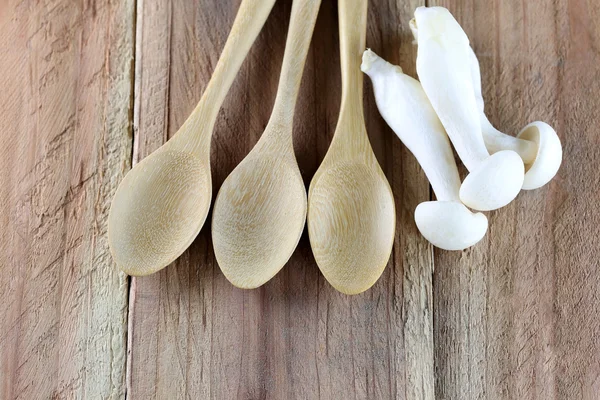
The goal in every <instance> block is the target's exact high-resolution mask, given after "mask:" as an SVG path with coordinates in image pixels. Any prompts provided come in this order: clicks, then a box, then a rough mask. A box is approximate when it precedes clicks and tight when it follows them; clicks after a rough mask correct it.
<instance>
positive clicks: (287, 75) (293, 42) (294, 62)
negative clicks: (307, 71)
mask: <svg viewBox="0 0 600 400" xmlns="http://www.w3.org/2000/svg"><path fill="white" fill-rule="evenodd" d="M320 5H321V0H294V3H293V4H292V14H291V17H290V26H289V28H288V35H287V40H286V43H285V53H284V55H283V63H282V65H281V75H280V76H279V86H278V87H277V97H276V98H275V105H274V106H273V113H272V114H271V118H270V120H269V125H270V126H271V127H272V128H274V129H267V132H268V134H267V135H263V137H265V140H269V139H271V138H272V139H281V140H279V142H280V143H284V144H285V145H287V146H288V147H289V148H292V128H293V122H294V109H295V107H296V100H297V98H298V91H299V89H300V82H301V81H302V72H303V70H304V63H305V61H306V56H307V54H308V49H309V47H310V41H311V38H312V34H313V30H314V27H315V23H316V21H317V14H318V13H319V7H320Z"/></svg>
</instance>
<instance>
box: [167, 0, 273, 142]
mask: <svg viewBox="0 0 600 400" xmlns="http://www.w3.org/2000/svg"><path fill="white" fill-rule="evenodd" d="M274 4H275V0H242V3H241V4H240V7H239V9H238V12H237V15H236V16H235V20H234V21H233V26H232V27H231V31H230V33H229V36H228V38H227V42H226V43H225V46H224V47H223V51H222V52H221V57H220V58H219V61H218V62H217V65H216V67H215V70H214V72H213V75H212V77H211V79H210V81H209V82H208V85H207V86H206V89H205V90H204V94H203V95H202V98H201V99H200V102H199V103H198V105H197V106H196V108H195V109H194V111H192V113H191V114H190V116H189V117H188V119H187V120H186V121H185V123H184V124H183V126H182V127H181V129H180V132H181V133H182V134H181V135H179V134H178V135H176V136H175V137H173V139H174V140H177V136H180V138H181V140H182V141H183V140H185V141H188V143H186V145H185V147H186V148H187V150H188V151H190V152H192V153H196V154H205V153H210V139H211V136H212V131H213V127H214V123H215V120H216V118H217V114H218V112H219V109H220V108H221V105H222V104H223V101H224V100H225V96H227V93H228V92H229V88H230V87H231V84H232V83H233V80H234V79H235V77H236V75H237V73H238V71H239V70H240V67H241V66H242V63H243V62H244V59H245V58H246V55H247V54H248V51H250V47H252V44H253V43H254V40H255V39H256V37H257V36H258V34H259V33H260V30H261V29H262V27H263V25H264V23H265V21H266V20H267V17H268V16H269V13H270V12H271V9H272V8H273V5H274ZM207 124H211V125H210V126H207Z"/></svg>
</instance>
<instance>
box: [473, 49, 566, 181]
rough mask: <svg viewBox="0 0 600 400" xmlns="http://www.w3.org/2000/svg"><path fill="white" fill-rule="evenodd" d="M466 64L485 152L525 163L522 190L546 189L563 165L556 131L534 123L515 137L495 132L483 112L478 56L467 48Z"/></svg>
mask: <svg viewBox="0 0 600 400" xmlns="http://www.w3.org/2000/svg"><path fill="white" fill-rule="evenodd" d="M469 62H470V64H471V65H470V69H471V78H472V80H473V90H474V93H475V100H476V101H477V108H478V110H479V120H480V121H481V130H482V134H483V140H484V141H485V145H486V147H487V149H488V151H489V152H490V153H492V154H495V153H497V152H500V151H503V150H512V151H514V152H516V153H517V154H518V155H519V156H520V157H521V159H522V160H523V163H525V178H524V180H523V187H522V189H524V190H531V189H537V188H539V187H541V186H543V185H545V184H546V183H548V182H549V181H550V180H551V179H552V178H553V177H554V175H556V173H557V172H558V169H559V168H560V164H561V162H562V145H561V143H560V139H559V138H558V135H557V134H556V131H555V130H554V129H552V127H551V126H550V125H548V124H546V123H545V122H541V121H535V122H532V123H530V124H529V125H527V126H525V127H524V128H523V129H521V132H519V134H518V135H517V137H514V136H510V135H507V134H505V133H502V132H500V131H499V130H497V129H496V128H494V126H493V125H492V124H491V123H490V121H489V120H488V118H487V117H486V115H485V112H484V108H485V104H484V101H483V95H482V91H481V70H480V68H479V61H478V60H477V56H476V55H475V52H474V51H473V49H472V48H471V47H470V46H469Z"/></svg>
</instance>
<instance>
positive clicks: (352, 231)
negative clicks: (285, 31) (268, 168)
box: [308, 0, 396, 294]
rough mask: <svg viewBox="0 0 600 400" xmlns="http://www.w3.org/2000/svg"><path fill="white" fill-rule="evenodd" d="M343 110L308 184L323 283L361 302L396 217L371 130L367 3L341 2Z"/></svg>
mask: <svg viewBox="0 0 600 400" xmlns="http://www.w3.org/2000/svg"><path fill="white" fill-rule="evenodd" d="M338 7H339V23H340V28H339V29H340V58H341V64H342V104H341V106H340V115H339V119H338V123H337V128H336V131H335V134H334V137H333V140H332V142H331V146H330V147H329V151H328V152H327V154H326V155H325V159H324V160H323V163H322V164H321V166H320V167H319V169H318V170H317V172H316V174H315V176H314V177H313V179H312V182H311V184H310V189H309V193H308V235H309V238H310V243H311V246H312V250H313V254H314V256H315V259H316V261H317V264H318V265H319V268H320V269H321V272H322V273H323V275H324V276H325V278H326V279H327V280H328V281H329V283H331V285H332V286H333V287H334V288H336V289H337V290H339V291H340V292H342V293H346V294H357V293H360V292H363V291H365V290H367V289H368V288H370V287H371V286H372V285H373V284H374V283H375V282H376V281H377V279H379V277H380V276H381V273H382V272H383V270H384V268H385V266H386V264H387V262H388V260H389V257H390V253H391V251H392V244H393V242H394V230H395V226H396V213H395V210H394V197H393V195H392V190H391V188H390V185H389V183H388V181H387V179H386V178H385V175H384V174H383V171H382V170H381V168H380V167H379V164H378V163H377V159H376V158H375V155H374V154H373V150H372V149H371V146H370V144H369V138H368V136H367V132H366V129H365V122H364V115H363V97H362V93H363V85H362V81H363V78H362V72H361V70H360V63H361V56H362V53H363V51H364V49H365V35H366V23H367V0H340V1H339V3H338Z"/></svg>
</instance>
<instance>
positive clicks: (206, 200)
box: [108, 0, 275, 276]
mask: <svg viewBox="0 0 600 400" xmlns="http://www.w3.org/2000/svg"><path fill="white" fill-rule="evenodd" d="M274 3H275V0H242V3H241V5H240V8H239V10H238V13H237V15H236V18H235V21H234V23H233V26H232V28H231V32H230V34H229V37H228V39H227V42H226V43H225V47H224V48H223V52H222V54H221V57H220V59H219V61H218V63H217V66H216V67H215V71H214V73H213V76H212V78H211V80H210V82H209V83H208V86H207V87H206V90H205V91H204V94H203V96H202V98H201V99H200V102H199V103H198V105H197V106H196V108H195V109H194V111H193V112H192V114H191V115H190V116H189V117H188V119H187V120H186V121H185V123H184V124H183V126H182V127H181V128H180V129H179V131H178V132H177V133H176V134H175V136H173V138H172V139H171V140H169V141H168V142H167V143H165V144H164V145H163V146H162V147H160V148H159V149H158V150H156V151H155V152H154V153H152V154H151V155H150V156H148V157H146V158H145V159H143V160H142V161H141V162H140V163H139V164H137V165H136V166H135V167H134V168H133V169H132V170H131V171H129V173H128V174H127V175H126V176H125V178H124V179H123V181H122V182H121V184H120V185H119V187H118V188H117V192H116V193H115V197H114V199H113V202H112V205H111V209H110V213H109V216H108V241H109V245H110V250H111V253H112V255H113V258H114V260H115V262H116V263H117V266H118V267H119V268H120V269H122V270H123V271H124V272H126V273H127V274H129V275H137V276H142V275H148V274H151V273H153V272H156V271H158V270H160V269H162V268H164V267H166V266H167V265H169V264H170V263H171V262H172V261H173V260H175V259H176V258H177V257H179V256H180V255H181V253H183V252H184V251H185V249H187V248H188V246H189V245H190V244H191V243H192V241H193V240H194V238H195V237H196V236H197V235H198V232H200V228H202V225H203V224H204V221H205V219H206V215H207V214H208V208H209V206H210V200H211V190H212V189H211V177H210V139H211V136H212V131H213V127H214V124H215V120H216V118H217V113H218V112H219V109H220V108H221V104H222V103H223V100H224V99H225V96H226V94H227V92H228V91H229V88H230V87H231V84H232V83H233V80H234V78H235V76H236V74H237V72H238V71H239V69H240V66H241V65H242V62H243V61H244V58H245V57H246V54H247V53H248V51H249V50H250V47H251V46H252V43H253V42H254V39H256V36H258V33H259V32H260V29H261V28H262V26H263V24H264V22H265V21H266V19H267V16H268V15H269V12H270V11H271V8H272V7H273V4H274Z"/></svg>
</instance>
